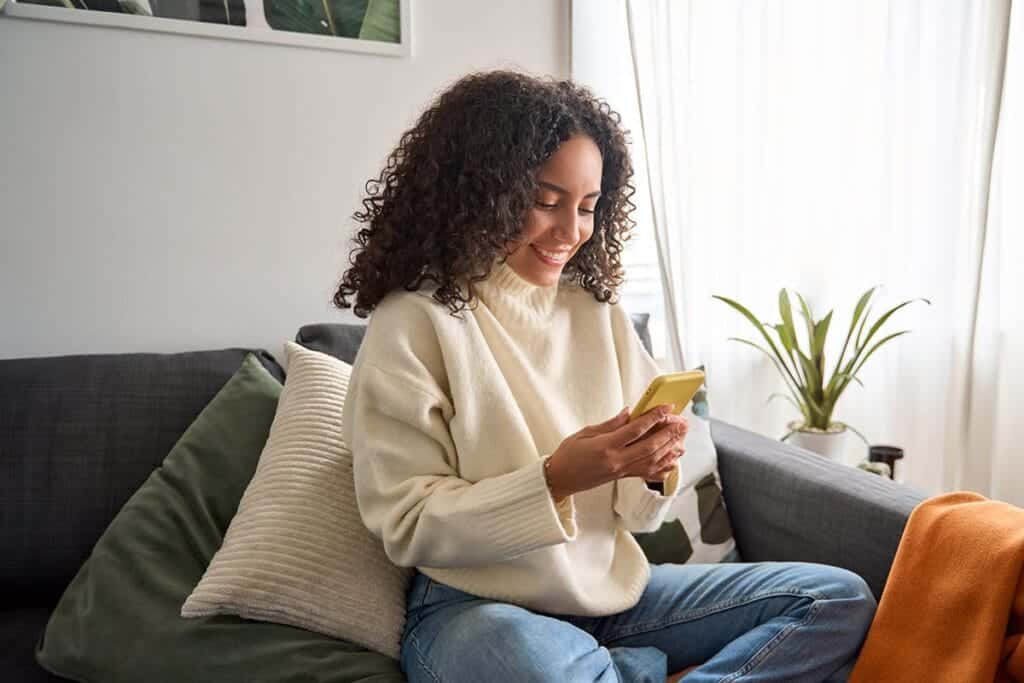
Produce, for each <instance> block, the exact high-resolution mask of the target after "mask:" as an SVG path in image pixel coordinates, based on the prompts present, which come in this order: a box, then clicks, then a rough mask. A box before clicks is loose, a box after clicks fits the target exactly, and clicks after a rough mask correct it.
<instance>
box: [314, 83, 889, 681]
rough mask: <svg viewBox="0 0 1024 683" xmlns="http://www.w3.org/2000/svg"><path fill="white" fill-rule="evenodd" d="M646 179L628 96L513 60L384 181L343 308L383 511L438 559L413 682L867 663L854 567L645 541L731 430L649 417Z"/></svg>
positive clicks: (462, 86) (367, 509) (389, 534)
mask: <svg viewBox="0 0 1024 683" xmlns="http://www.w3.org/2000/svg"><path fill="white" fill-rule="evenodd" d="M631 176H632V167H631V164H630V160H629V153H628V149H627V146H626V138H625V132H624V131H623V130H622V129H621V127H620V125H619V116H618V115H617V114H616V113H614V112H612V111H611V110H610V109H609V107H608V105H607V104H606V103H604V102H603V101H600V100H598V99H596V98H595V97H594V95H593V94H592V93H591V92H590V91H588V90H587V89H585V88H583V87H580V86H578V85H575V84H573V83H572V82H568V81H554V80H551V79H537V78H533V77H529V76H527V75H523V74H518V73H513V72H507V71H496V72H488V73H478V74H471V75H469V76H466V77H465V78H463V79H461V80H460V81H458V82H457V83H455V84H454V85H453V86H452V87H451V88H449V89H448V90H447V91H446V92H444V93H442V94H441V95H440V96H439V97H438V99H437V100H436V101H435V102H434V103H433V104H432V105H431V106H430V107H429V108H428V109H427V110H426V111H425V112H424V113H423V114H422V115H421V116H420V118H419V120H418V121H417V123H416V125H415V126H414V127H413V128H412V129H411V130H409V131H407V132H406V133H405V134H404V135H403V136H402V138H401V141H400V143H399V145H398V147H397V149H396V150H395V151H394V152H393V153H392V154H391V155H390V157H389V158H388V160H387V164H386V166H385V168H384V170H383V171H382V173H381V174H380V177H379V178H378V179H376V180H372V181H370V182H369V183H367V193H368V196H367V198H366V199H364V200H363V207H364V211H361V212H357V213H356V214H355V217H356V219H357V220H359V221H360V222H362V223H364V224H365V227H363V228H362V229H361V230H360V231H359V232H358V234H357V237H356V242H357V248H356V249H354V251H353V257H351V263H352V267H351V268H350V269H349V270H348V271H347V272H346V273H345V274H344V276H343V279H342V282H341V284H340V286H339V288H338V291H337V292H336V294H335V297H334V300H335V303H336V305H337V306H339V307H341V308H347V307H352V306H353V304H350V303H349V302H348V301H347V298H348V296H350V295H354V296H355V302H354V311H355V313H356V314H357V315H359V316H361V317H366V316H368V315H369V313H370V312H371V311H372V312H373V313H374V315H373V316H372V318H371V319H370V322H369V324H368V327H367V331H366V337H365V338H364V340H363V343H362V345H361V346H360V350H359V353H358V356H357V357H356V359H355V361H354V364H353V371H352V376H351V380H350V385H349V389H348V395H347V398H346V404H345V410H344V416H343V420H344V422H345V425H346V426H345V429H346V433H347V434H351V435H352V438H351V442H350V443H349V446H350V447H351V449H352V452H353V457H354V477H355V485H356V494H357V499H358V503H359V508H360V513H361V515H362V518H363V521H364V522H365V524H366V525H367V527H368V528H369V529H370V530H371V531H372V532H373V533H374V534H376V535H377V536H379V537H380V538H381V539H382V541H383V545H384V548H385V551H386V552H387V555H388V557H389V558H390V559H391V561H392V562H394V563H395V564H397V565H401V566H408V567H416V568H417V571H416V572H415V573H414V578H413V580H412V584H411V586H410V590H409V593H408V604H407V607H408V613H407V620H406V627H405V633H404V635H403V639H402V650H401V652H402V654H401V665H402V668H403V670H404V671H405V672H406V675H407V676H408V678H409V680H410V681H412V682H413V683H416V682H417V681H432V682H434V683H437V682H438V681H441V682H447V681H559V682H563V681H656V682H657V683H661V681H663V680H666V679H667V680H670V681H676V680H679V679H680V678H681V677H682V676H684V675H685V677H686V680H687V681H688V682H689V681H691V680H692V681H695V682H696V681H734V680H735V681H747V680H749V681H755V680H756V681H790V682H792V681H815V682H820V681H824V680H834V681H839V680H845V678H846V674H847V673H848V672H849V670H850V668H851V664H852V659H853V657H854V655H855V653H856V651H857V649H858V648H859V646H860V644H861V642H862V640H863V637H864V635H865V633H866V630H867V627H868V624H869V623H870V621H871V618H872V616H873V614H874V608H875V600H874V598H873V597H872V595H871V592H870V590H869V589H868V587H867V585H866V584H865V583H864V581H863V580H862V579H861V578H860V577H858V576H857V575H856V574H853V573H851V572H849V571H846V570H843V569H839V568H835V567H830V566H825V565H817V564H809V563H752V564H716V565H673V564H662V565H656V566H653V567H652V566H651V565H650V564H649V563H648V562H647V561H646V559H645V557H644V555H643V553H642V551H641V549H640V547H639V546H638V544H637V543H636V541H635V540H634V539H633V536H632V534H631V533H630V532H640V531H653V530H656V529H657V528H658V527H659V526H660V524H661V522H662V520H663V519H664V517H665V514H666V512H667V510H668V507H669V504H670V503H671V502H672V500H673V498H674V496H675V495H676V492H677V484H678V476H679V461H678V458H679V457H680V456H681V455H682V454H683V453H684V452H685V448H684V440H689V441H690V443H691V445H694V444H696V443H701V444H703V445H709V444H710V439H711V436H710V432H709V430H708V426H707V424H706V423H705V422H704V421H703V420H701V419H696V420H690V419H687V418H688V417H692V412H691V411H690V409H689V408H688V409H687V410H686V411H684V414H683V415H681V416H677V415H673V414H670V413H666V412H664V411H663V410H662V409H661V408H657V409H654V410H651V411H648V412H647V413H646V414H645V415H643V416H642V417H640V418H638V419H637V420H635V421H633V422H628V405H626V404H627V403H628V402H630V401H635V400H637V399H639V397H640V395H641V394H642V393H643V390H644V388H645V387H646V386H647V384H648V382H649V381H650V380H651V379H652V378H653V377H654V376H655V375H657V374H659V369H658V367H657V365H656V364H655V363H654V361H653V360H652V359H651V357H650V356H649V355H647V353H646V352H645V350H644V349H643V347H642V346H641V344H640V341H639V338H638V337H637V335H636V333H635V331H634V330H633V328H632V326H631V323H630V318H629V316H628V315H627V313H626V311H625V310H624V309H623V307H622V306H621V304H620V303H618V302H617V301H613V300H612V298H613V296H614V295H615V293H616V291H617V289H618V287H619V286H620V285H621V283H622V268H621V264H620V254H621V251H622V243H623V242H624V241H625V240H627V239H628V238H629V235H630V231H631V230H632V228H633V226H634V222H633V221H632V219H631V218H630V211H631V210H632V209H633V208H634V205H633V204H632V202H631V201H630V196H631V195H632V194H633V192H634V189H633V186H632V185H631V184H630V178H631ZM624 405H626V408H624V409H622V410H621V411H620V410H619V409H620V408H621V407H622V406H624ZM695 440H699V441H695ZM670 672H672V673H670Z"/></svg>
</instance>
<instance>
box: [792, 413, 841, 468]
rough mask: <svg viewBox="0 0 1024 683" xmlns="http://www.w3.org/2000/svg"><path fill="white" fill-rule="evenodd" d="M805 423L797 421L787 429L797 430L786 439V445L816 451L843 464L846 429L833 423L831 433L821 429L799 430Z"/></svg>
mask: <svg viewBox="0 0 1024 683" xmlns="http://www.w3.org/2000/svg"><path fill="white" fill-rule="evenodd" d="M802 424H803V422H801V421H799V420H797V421H794V422H790V423H789V424H788V425H787V427H788V428H789V430H790V431H792V430H796V431H795V432H793V434H791V435H790V436H789V438H788V439H786V443H788V444H792V445H794V446H798V447H800V448H805V449H807V450H809V451H814V452H815V453H817V454H818V455H821V456H823V457H825V458H828V459H829V460H832V461H834V462H842V458H843V446H845V445H846V432H847V431H848V430H847V429H846V427H842V426H837V425H836V423H834V422H833V423H832V425H831V428H830V429H829V431H827V432H824V431H821V430H820V429H813V430H805V429H799V427H800V426H801V425H802Z"/></svg>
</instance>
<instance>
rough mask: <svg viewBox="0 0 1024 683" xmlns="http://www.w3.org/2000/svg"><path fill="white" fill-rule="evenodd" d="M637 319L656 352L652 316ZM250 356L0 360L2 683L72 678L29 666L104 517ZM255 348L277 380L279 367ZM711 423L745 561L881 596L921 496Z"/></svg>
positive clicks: (337, 329)
mask: <svg viewBox="0 0 1024 683" xmlns="http://www.w3.org/2000/svg"><path fill="white" fill-rule="evenodd" d="M633 319H634V324H635V326H636V328H637V332H638V333H639V335H640V337H641V339H642V340H643V342H644V344H645V346H647V348H648V350H650V341H649V337H648V336H647V332H646V316H644V315H643V314H637V315H634V316H633ZM364 330H365V326H364V325H339V324H320V325H308V326H305V327H303V328H302V329H301V330H300V331H299V333H298V335H297V336H296V341H298V342H299V343H301V344H304V345H306V346H308V347H310V348H314V349H317V350H321V351H324V352H327V353H331V354H333V355H336V356H338V357H339V358H342V359H343V360H346V361H348V362H351V361H352V359H353V358H354V357H355V352H356V350H357V349H358V347H359V344H360V343H361V341H362V338H363V331H364ZM249 351H250V349H245V348H229V349H220V350H210V351H197V352H187V353H177V354H151V353H140V354H107V355H103V354H96V355H79V356H59V357H47V358H20V359H8V360H0V548H2V550H3V552H2V554H0V681H5V682H9V683H13V682H20V681H55V680H63V679H59V678H57V677H54V676H51V675H50V674H48V673H47V672H46V671H44V670H43V669H42V668H41V667H39V665H38V664H37V663H36V662H35V658H34V648H35V645H36V643H37V641H38V639H39V637H40V635H41V633H42V631H43V628H44V626H45V624H46V621H47V619H48V616H49V614H50V611H51V610H52V609H53V607H54V605H55V604H56V602H57V601H58V600H59V598H60V596H61V594H62V593H63V591H64V588H65V587H66V586H67V585H68V583H69V582H70V581H71V579H72V578H73V577H74V575H75V573H76V572H77V570H78V568H79V567H80V566H81V564H82V563H83V562H84V561H85V559H86V558H87V557H88V556H89V553H90V551H91V549H92V546H93V544H95V542H96V541H97V539H98V538H99V537H100V535H101V534H102V532H103V531H104V529H105V528H106V526H107V524H109V522H110V520H111V519H113V517H114V515H115V514H116V513H117V512H118V510H119V509H120V508H121V506H122V505H124V503H125V502H126V501H127V499H128V498H129V497H130V496H131V495H132V493H133V492H134V491H135V490H136V489H137V488H138V487H139V486H140V485H141V484H142V483H143V481H144V480H145V479H146V477H147V476H148V475H149V474H150V472H151V471H152V470H153V469H154V468H156V467H157V466H159V464H160V462H161V461H162V459H163V458H164V456H165V455H166V454H167V452H168V451H169V450H170V449H171V447H172V446H173V445H174V443H175V442H176V441H177V439H178V437H179V436H180V435H181V434H182V433H183V432H184V431H185V429H186V428H187V427H188V425H189V424H190V423H191V422H192V420H193V419H194V418H195V417H196V416H197V415H198V414H199V412H200V411H201V410H202V409H203V407H204V406H205V405H206V403H207V402H208V401H209V400H210V399H211V398H212V397H213V396H214V394H216V392H217V391H218V390H219V389H220V387H221V386H223V384H224V383H225V382H226V381H227V380H228V379H229V378H230V377H231V375H232V374H233V373H234V371H235V370H237V369H238V367H239V365H240V364H241V362H242V360H243V359H244V358H245V356H246V354H247V353H248V352H249ZM252 351H253V352H255V353H257V354H258V355H259V358H260V360H261V362H262V363H263V364H264V366H265V367H266V368H267V369H268V370H269V371H270V372H271V373H272V374H273V375H275V376H276V377H277V378H278V379H280V380H282V381H283V379H284V371H283V369H282V368H281V367H280V366H279V365H278V363H277V362H276V361H275V359H274V358H273V357H272V356H271V355H270V354H268V353H267V352H266V351H263V350H259V349H256V350H252ZM711 410H712V415H713V414H714V401H713V396H712V402H711ZM711 425H712V426H711V431H712V436H713V438H714V441H715V444H716V446H717V449H718V457H719V469H720V473H721V476H722V482H723V490H724V495H725V499H726V505H727V507H728V511H729V515H730V518H731V522H732V526H733V530H734V534H735V537H736V541H737V544H738V548H739V552H740V555H741V557H742V559H743V560H745V561H760V560H804V561H813V562H825V563H829V564H834V565H838V566H841V567H846V568H848V569H851V570H853V571H855V572H857V573H858V574H860V575H861V576H863V577H864V578H865V579H866V580H867V581H868V583H869V584H870V585H871V587H872V589H873V590H874V592H875V594H876V595H880V594H881V591H882V588H883V586H884V584H885V580H886V576H887V574H888V570H889V566H890V564H891V562H892V559H893V556H894V554H895V551H896V547H897V545H898V543H899V539H900V536H901V534H902V531H903V527H904V525H905V523H906V520H907V517H908V515H909V513H910V511H911V509H912V508H913V507H914V506H915V505H916V504H917V503H918V502H920V501H921V500H922V498H923V496H922V495H921V494H919V493H917V492H915V491H914V490H912V489H910V488H908V487H904V486H901V485H899V484H895V483H893V482H891V481H890V480H888V479H885V478H883V477H880V476H877V475H874V474H869V473H866V472H863V471H860V470H857V469H853V468H849V467H845V466H842V465H837V464H834V463H831V462H828V461H825V460H824V459H822V458H820V457H819V456H817V455H815V454H812V453H809V452H806V451H802V450H799V449H796V448H794V447H791V446H787V445H785V444H782V443H780V442H778V441H774V440H772V439H768V438H765V437H762V436H759V435H757V434H754V433H751V432H748V431H746V430H743V429H740V428H739V427H736V426H734V425H731V424H728V423H726V422H722V421H721V420H717V419H714V418H713V417H712V419H711ZM356 654H357V653H355V652H353V655H356ZM359 655H360V656H378V657H379V656H382V655H376V654H370V653H359Z"/></svg>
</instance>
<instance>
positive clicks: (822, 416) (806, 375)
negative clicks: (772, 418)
mask: <svg viewBox="0 0 1024 683" xmlns="http://www.w3.org/2000/svg"><path fill="white" fill-rule="evenodd" d="M876 289H878V286H875V287H872V288H871V289H869V290H867V291H866V292H864V294H862V295H861V297H860V299H858V301H857V304H856V306H855V307H854V309H853V317H852V318H851V320H850V327H849V329H848V330H847V333H846V339H845V340H844V341H843V348H842V351H841V352H840V353H839V357H838V358H837V359H836V365H835V368H834V369H833V370H832V376H831V378H830V379H829V380H828V382H827V383H826V382H825V343H826V341H827V339H828V333H829V329H830V328H831V325H832V314H833V312H834V311H829V312H828V314H827V315H825V317H824V318H822V319H821V320H817V321H816V320H815V319H814V316H813V314H812V312H811V308H810V306H808V305H807V302H806V301H805V300H804V297H803V296H801V295H800V293H799V292H797V293H796V296H797V299H798V301H799V302H800V315H801V316H802V317H803V319H804V325H805V328H806V337H807V342H806V348H807V354H805V353H804V352H803V349H802V348H801V344H800V340H799V338H798V335H797V332H796V326H795V323H794V319H793V307H792V305H791V303H790V300H789V294H788V292H787V291H786V289H785V288H783V289H781V290H779V316H780V317H781V318H782V322H781V323H778V324H766V323H762V322H761V321H759V320H758V319H757V317H756V316H754V314H753V313H751V312H750V311H749V310H748V309H747V308H746V307H745V306H743V305H742V304H740V303H739V302H737V301H734V300H732V299H729V298H727V297H724V296H719V295H712V298H713V299H719V300H720V301H723V302H725V303H726V304H728V305H729V306H730V307H732V308H733V309H734V310H736V311H737V312H739V313H740V314H741V315H742V316H743V317H744V318H746V319H747V320H748V321H749V322H750V324H751V325H753V326H754V327H755V328H757V330H758V332H759V333H760V334H761V336H762V337H763V338H764V339H765V341H766V342H767V343H768V346H767V348H766V347H765V346H762V345H759V344H755V343H754V342H751V341H748V340H746V339H740V338H738V337H730V338H729V340H730V341H738V342H741V343H744V344H747V345H749V346H753V347H754V348H756V349H758V350H759V351H761V352H762V353H764V354H765V355H767V356H768V357H769V358H770V359H771V360H772V363H773V364H774V365H775V368H776V369H777V370H778V371H779V374H780V375H781V376H782V379H783V381H784V382H785V383H786V388H787V389H788V390H789V391H790V394H791V395H790V396H786V395H784V394H779V393H775V394H772V395H771V396H769V397H768V401H767V402H770V401H771V400H772V399H773V398H776V397H782V398H786V399H788V400H789V401H790V402H791V403H792V404H793V405H794V406H795V407H796V408H797V409H798V410H799V411H800V413H801V414H802V415H803V418H804V424H805V426H808V427H816V428H818V429H827V428H828V426H829V424H830V423H831V418H832V412H833V411H834V409H835V406H836V403H837V402H838V400H839V397H840V396H841V395H842V393H843V391H845V389H846V387H847V386H848V385H849V383H850V382H851V381H854V382H857V383H858V384H860V385H861V386H864V384H863V382H861V381H860V379H859V378H858V377H857V373H858V372H860V369H861V368H862V367H863V366H864V363H865V362H867V359H868V358H870V357H871V355H872V354H873V353H874V352H875V351H877V350H878V349H879V348H880V347H881V346H882V345H883V344H885V343H886V342H888V341H889V340H891V339H895V338H896V337H899V336H901V335H904V334H907V333H908V332H909V330H903V331H901V332H896V333H894V334H890V335H888V336H886V337H884V338H883V339H882V340H881V341H879V342H877V343H876V344H875V345H874V346H872V347H871V348H870V349H869V348H868V345H869V344H870V343H871V340H872V338H874V336H875V334H876V333H877V332H878V331H879V330H880V329H881V328H882V326H883V325H884V324H885V322H886V321H887V320H888V319H889V318H890V317H891V316H892V315H893V314H894V313H896V311H898V310H900V309H901V308H903V307H904V306H907V305H909V304H911V303H913V302H914V301H924V302H925V303H927V304H928V305H931V302H930V301H929V300H928V299H911V300H910V301H905V302H903V303H901V304H899V305H898V306H895V307H893V308H892V309H890V310H889V311H887V312H886V313H884V314H883V315H882V316H881V317H880V318H879V319H878V320H877V321H876V322H875V323H874V324H873V325H872V326H871V327H870V329H869V330H868V333H867V336H866V337H864V340H863V342H862V341H861V337H862V336H863V334H864V329H865V327H866V326H867V321H868V314H869V313H870V310H871V307H870V306H869V303H868V302H869V300H870V299H871V296H872V294H874V292H875V290H876ZM858 323H859V325H860V328H859V330H858V331H857V335H856V339H855V340H853V341H854V343H853V351H852V356H851V357H850V359H849V360H846V362H845V365H844V360H845V359H846V352H847V349H849V347H850V342H851V340H852V339H853V336H854V335H853V333H854V330H857V326H858ZM769 329H770V330H772V331H774V332H775V334H776V335H777V336H778V338H779V345H778V346H777V345H776V344H775V342H774V340H773V339H772V337H771V335H769V333H768V330H769ZM780 346H781V350H780ZM769 349H770V350H769ZM844 426H846V427H848V428H850V429H851V430H852V431H854V432H855V433H856V434H857V435H858V436H860V437H861V438H862V439H864V435H863V434H861V433H860V432H858V431H857V430H855V429H854V428H853V427H852V426H851V425H847V424H844ZM787 436H788V435H787ZM866 442H867V440H866V439H865V443H866Z"/></svg>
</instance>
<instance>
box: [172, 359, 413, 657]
mask: <svg viewBox="0 0 1024 683" xmlns="http://www.w3.org/2000/svg"><path fill="white" fill-rule="evenodd" d="M285 352H286V357H287V366H288V380H287V381H286V382H285V385H284V391H283V392H282V393H281V401H280V403H279V405H278V408H277V413H276V414H275V416H274V424H273V425H272V426H271V428H270V437H269V439H268V440H267V445H266V447H265V448H264V449H263V453H262V454H261V455H260V461H259V465H258V466H257V468H256V474H255V475H254V476H253V479H252V482H250V484H249V487H248V488H247V489H246V490H245V494H244V495H243V496H242V501H241V503H239V506H238V512H237V513H236V514H235V517H234V519H232V520H231V526H230V527H228V531H227V534H226V536H225V538H224V544H223V545H222V546H221V547H220V550H218V551H217V554H216V555H215V556H214V558H213V561H212V562H210V566H209V567H208V568H207V570H206V573H204V574H203V578H202V580H201V581H200V582H199V585H198V586H196V588H195V590H194V591H192V594H191V595H190V596H189V597H188V600H186V601H185V604H184V606H183V607H182V611H181V613H182V616H186V617H193V616H208V615H211V614H237V615H239V616H242V617H247V618H249V619H260V620H263V621H272V622H276V623H280V624H291V625H292V626H298V627H300V628H306V629H309V630H311V631H317V632H319V633H325V634H327V635H331V636H335V637H337V638H343V639H345V640H349V641H352V642H355V643H359V644H361V645H364V646H366V647H368V648H370V649H372V650H376V651H377V652H380V653H382V654H385V655H388V656H389V657H392V658H393V659H395V660H398V658H399V649H400V646H401V640H402V629H403V627H404V626H405V596H406V592H407V590H408V585H409V579H410V577H411V575H412V571H411V570H409V569H408V568H403V567H397V566H395V565H394V564H392V562H391V561H390V560H389V559H388V556H387V554H386V553H385V552H384V545H383V543H381V541H380V539H379V538H377V537H376V536H374V535H373V534H372V533H370V531H369V530H368V529H367V528H366V526H365V525H364V524H363V521H362V519H361V518H360V516H359V507H358V505H357V504H356V492H355V483H354V482H353V479H352V451H350V450H349V448H348V446H346V444H345V441H344V439H343V437H342V434H341V413H342V409H343V407H344V404H345V397H346V394H347V391H348V381H349V376H350V374H351V372H352V367H351V366H350V365H349V364H348V363H346V362H344V361H342V360H339V359H337V358H334V357H332V356H329V355H327V354H324V353H320V352H317V351H313V350H310V349H307V348H305V347H303V346H301V345H299V344H295V343H292V342H288V343H287V344H285Z"/></svg>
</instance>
